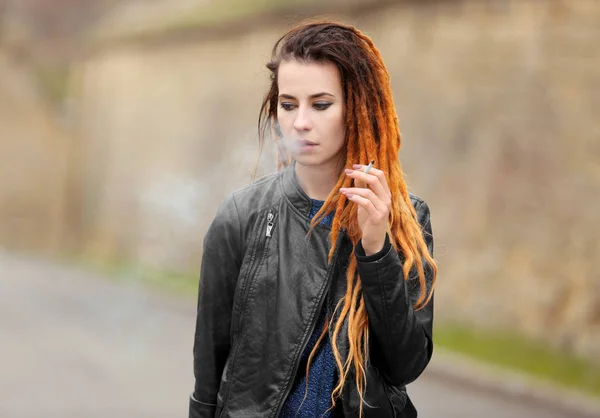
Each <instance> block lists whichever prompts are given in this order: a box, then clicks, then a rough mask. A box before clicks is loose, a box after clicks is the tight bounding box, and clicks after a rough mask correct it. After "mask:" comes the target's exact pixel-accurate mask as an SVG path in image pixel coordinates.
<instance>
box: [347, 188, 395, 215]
mask: <svg viewBox="0 0 600 418" xmlns="http://www.w3.org/2000/svg"><path fill="white" fill-rule="evenodd" d="M340 192H341V193H343V194H344V195H346V197H348V196H349V195H350V196H352V195H357V196H360V197H362V198H364V199H368V200H369V201H371V203H372V204H373V206H374V207H375V209H376V210H377V211H378V212H381V213H382V214H384V213H385V214H387V213H389V207H388V206H387V205H386V203H385V202H382V201H381V199H380V198H379V196H377V195H376V194H375V193H373V191H372V190H371V189H365V188H360V187H347V188H346V187H343V188H341V189H340Z"/></svg>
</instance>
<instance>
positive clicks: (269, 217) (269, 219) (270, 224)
mask: <svg viewBox="0 0 600 418" xmlns="http://www.w3.org/2000/svg"><path fill="white" fill-rule="evenodd" d="M274 218H275V215H274V214H273V212H271V211H269V214H268V215H267V234H266V236H267V238H271V231H272V230H273V225H274V223H273V219H274Z"/></svg>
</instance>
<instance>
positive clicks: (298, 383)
mask: <svg viewBox="0 0 600 418" xmlns="http://www.w3.org/2000/svg"><path fill="white" fill-rule="evenodd" d="M311 200H312V208H311V212H310V219H312V218H313V217H314V216H315V215H316V214H317V212H318V211H319V209H321V207H322V206H323V203H324V202H323V201H321V200H315V199H311ZM332 220H333V213H330V214H328V215H327V216H326V217H325V218H323V219H322V220H321V224H325V225H331V222H332ZM326 314H327V307H326V304H324V305H323V309H322V310H321V313H320V315H319V318H318V320H317V325H316V327H315V330H314V332H313V334H312V335H311V337H310V339H309V341H308V344H307V345H306V348H305V349H304V352H303V353H302V356H301V358H300V366H299V368H298V374H297V375H296V379H295V380H294V385H293V387H292V391H291V392H290V394H289V395H288V397H287V399H286V401H285V403H284V405H283V408H282V410H281V414H280V415H279V417H280V418H333V417H334V416H335V414H334V413H332V411H327V410H328V409H329V407H330V406H331V393H332V392H333V388H334V386H335V383H336V380H337V370H336V366H335V358H334V356H333V351H332V349H331V342H330V340H329V336H328V335H327V334H326V335H325V337H324V339H323V340H322V341H321V344H320V345H319V348H318V351H317V353H316V354H315V356H314V357H313V359H312V361H311V365H310V370H309V376H308V379H307V376H306V363H307V361H308V357H309V355H310V353H311V352H312V350H313V348H314V347H315V344H316V342H317V340H318V339H319V336H320V335H321V332H322V331H323V327H324V326H325V319H326ZM307 380H308V391H307V386H306V382H307ZM305 395H306V399H305V398H304V397H305ZM326 411H327V413H325V412H326Z"/></svg>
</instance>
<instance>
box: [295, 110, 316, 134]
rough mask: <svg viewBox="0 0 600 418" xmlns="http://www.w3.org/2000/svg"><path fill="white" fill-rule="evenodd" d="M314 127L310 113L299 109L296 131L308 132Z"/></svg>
mask: <svg viewBox="0 0 600 418" xmlns="http://www.w3.org/2000/svg"><path fill="white" fill-rule="evenodd" d="M311 127H312V122H311V120H310V115H309V112H308V110H307V109H306V108H303V107H302V106H300V107H298V111H297V112H296V119H294V129H295V130H297V131H308V130H310V129H311Z"/></svg>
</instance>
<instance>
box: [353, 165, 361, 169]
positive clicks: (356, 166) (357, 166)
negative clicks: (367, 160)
mask: <svg viewBox="0 0 600 418" xmlns="http://www.w3.org/2000/svg"><path fill="white" fill-rule="evenodd" d="M352 167H354V168H356V169H357V170H358V169H359V168H362V165H360V164H354V165H353V166H352Z"/></svg>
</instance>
